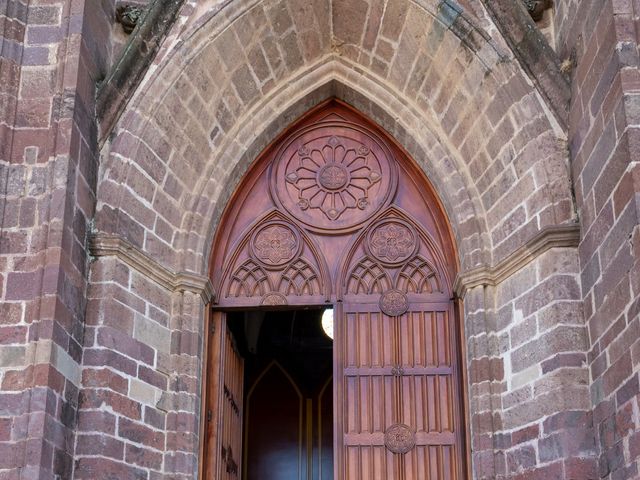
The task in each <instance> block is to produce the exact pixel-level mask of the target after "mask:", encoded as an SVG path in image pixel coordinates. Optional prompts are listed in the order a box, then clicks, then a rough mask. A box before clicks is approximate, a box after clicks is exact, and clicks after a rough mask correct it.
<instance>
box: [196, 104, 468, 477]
mask: <svg viewBox="0 0 640 480" xmlns="http://www.w3.org/2000/svg"><path fill="white" fill-rule="evenodd" d="M210 272H211V277H212V281H213V284H214V288H215V292H216V296H215V301H214V311H213V312H214V313H212V315H211V318H210V323H211V328H210V329H209V331H210V335H209V341H208V362H207V374H206V376H205V378H206V380H205V381H206V390H205V391H206V394H205V409H206V412H207V415H206V416H207V423H206V427H205V442H204V449H203V455H204V459H203V464H204V465H205V471H206V472H205V473H206V474H205V478H211V479H213V478H216V479H217V478H225V479H227V478H229V479H231V478H246V477H243V476H242V475H243V472H242V468H241V463H242V462H241V457H242V453H241V452H242V448H243V441H242V437H243V435H242V419H243V408H244V405H243V403H244V402H243V400H244V398H245V391H244V380H243V378H244V377H243V359H242V354H241V352H240V351H239V350H238V349H237V348H236V347H235V345H234V339H233V334H232V328H231V327H230V326H229V325H228V323H229V322H228V319H227V317H228V312H233V311H238V310H243V311H258V312H260V311H263V312H264V311H280V310H286V309H300V308H318V307H321V308H332V309H333V312H334V317H335V325H334V343H333V431H334V438H333V461H334V468H333V472H332V473H333V476H331V475H329V476H324V477H321V478H320V480H324V479H325V478H336V479H348V480H355V479H367V480H369V479H378V478H379V479H398V480H400V479H403V480H404V479H416V480H417V479H438V480H439V479H449V478H450V479H461V478H465V477H466V472H467V461H466V445H465V444H466V441H465V439H466V435H465V426H464V421H463V418H464V413H463V410H464V402H463V400H462V399H463V396H464V395H463V382H462V381H461V379H462V370H461V365H462V362H461V358H462V356H461V345H462V342H461V340H460V339H461V325H460V323H459V317H458V314H457V312H456V301H455V299H454V298H453V289H452V282H453V279H454V278H455V275H456V272H457V254H456V251H455V246H454V242H453V239H452V235H451V232H450V229H449V227H448V223H447V220H446V217H445V215H444V213H443V209H442V208H441V206H440V203H439V201H438V199H437V197H436V195H435V194H434V192H433V189H432V188H431V186H430V185H429V182H428V181H427V180H426V178H424V175H423V174H422V172H421V171H420V170H419V169H418V168H417V167H416V166H415V165H414V163H413V162H412V161H411V160H410V159H409V158H407V156H406V154H405V153H404V152H403V151H402V150H401V149H400V148H399V147H398V146H397V144H396V143H395V142H394V141H393V140H392V139H391V138H389V137H388V136H387V135H386V134H385V132H383V131H382V130H381V129H379V128H377V127H376V126H375V125H373V124H372V123H371V122H369V121H368V120H367V119H365V118H364V117H363V116H361V115H360V114H359V113H358V112H356V111H354V110H352V109H351V108H350V107H348V106H346V105H344V104H342V103H340V102H338V101H335V100H332V101H329V102H326V103H324V104H323V105H320V106H319V107H317V108H315V109H313V110H312V111H311V112H309V113H308V114H307V115H305V117H304V118H302V119H301V120H299V121H298V122H296V123H295V124H294V125H293V126H291V127H290V128H289V129H288V130H287V132H285V133H284V134H283V135H281V136H280V137H279V138H278V139H277V140H276V141H275V142H273V143H272V144H271V145H270V146H269V148H267V149H266V150H265V152H263V153H262V155H261V156H260V157H259V158H258V159H257V160H256V162H255V163H254V165H253V166H252V168H251V169H250V171H249V173H247V174H246V175H245V178H243V180H242V181H241V183H240V186H239V187H238V189H237V191H236V192H235V194H234V195H233V197H232V199H231V201H230V202H229V205H228V207H227V209H226V211H225V213H224V215H223V219H222V222H221V224H220V227H219V229H218V232H217V235H216V239H215V242H214V246H213V254H212V255H211V264H210ZM274 434H275V433H274ZM245 463H246V462H245ZM307 465H308V462H307ZM298 471H299V477H296V480H298V478H299V479H300V480H302V478H304V479H305V480H312V479H313V478H315V477H314V476H313V475H314V474H313V473H312V472H311V470H310V469H309V467H306V469H305V470H304V471H303V470H302V469H301V468H300V469H299V470H298ZM325 471H326V469H325ZM292 480H293V479H292Z"/></svg>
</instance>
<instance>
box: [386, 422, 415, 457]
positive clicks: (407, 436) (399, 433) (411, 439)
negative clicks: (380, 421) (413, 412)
mask: <svg viewBox="0 0 640 480" xmlns="http://www.w3.org/2000/svg"><path fill="white" fill-rule="evenodd" d="M384 445H385V447H387V450H389V451H391V452H393V453H399V454H404V453H407V452H409V451H411V450H412V449H413V448H414V447H415V446H416V432H414V431H413V429H412V428H411V427H409V426H408V425H405V424H403V423H396V424H395V425H391V426H390V427H389V428H387V430H386V431H385V432H384Z"/></svg>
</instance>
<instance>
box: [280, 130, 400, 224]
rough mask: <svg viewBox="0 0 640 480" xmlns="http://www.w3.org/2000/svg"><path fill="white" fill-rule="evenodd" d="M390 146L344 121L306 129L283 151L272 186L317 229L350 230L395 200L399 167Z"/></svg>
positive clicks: (296, 215) (284, 204)
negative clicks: (393, 197) (392, 199)
mask: <svg viewBox="0 0 640 480" xmlns="http://www.w3.org/2000/svg"><path fill="white" fill-rule="evenodd" d="M395 168H396V167H395V165H394V163H393V159H392V158H391V154H390V153H389V151H388V150H387V148H386V147H385V146H384V145H383V144H382V143H381V142H380V141H378V140H376V139H375V138H374V137H373V136H371V135H370V134H369V133H368V132H366V131H361V130H358V129H356V128H355V127H353V126H351V125H350V124H346V123H342V122H328V123H327V124H325V125H323V126H321V127H314V128H310V129H307V130H303V131H302V132H301V133H299V134H297V136H294V137H293V138H292V139H291V140H290V142H289V143H288V144H287V146H286V147H285V148H284V149H283V150H282V151H281V152H280V153H279V154H278V156H277V157H276V160H275V161H274V164H273V165H272V167H271V171H270V175H271V181H270V188H271V193H272V196H273V198H274V200H275V201H276V203H279V204H280V205H281V206H282V207H283V208H284V209H285V210H286V211H287V212H288V213H289V214H291V215H292V216H293V217H294V218H296V219H297V220H300V221H301V222H303V223H304V224H305V225H306V227H307V228H309V229H310V230H313V231H317V232H322V231H326V230H329V231H332V232H333V231H350V230H352V229H354V228H356V227H357V226H359V225H361V224H362V223H363V222H365V221H366V220H368V219H369V218H370V217H371V216H372V215H373V214H374V213H376V212H377V211H378V210H380V209H381V208H383V207H385V206H386V205H388V204H389V203H390V200H391V197H392V195H393V193H394V192H395V188H396V185H397V172H396V169H395Z"/></svg>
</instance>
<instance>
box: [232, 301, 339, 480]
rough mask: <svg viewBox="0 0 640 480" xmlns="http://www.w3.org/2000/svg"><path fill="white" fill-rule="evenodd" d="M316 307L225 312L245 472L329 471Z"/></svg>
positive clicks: (310, 475)
mask: <svg viewBox="0 0 640 480" xmlns="http://www.w3.org/2000/svg"><path fill="white" fill-rule="evenodd" d="M322 313H323V310H320V309H309V310H287V311H251V312H242V313H232V314H230V315H229V317H228V318H229V327H230V329H231V331H232V332H233V334H234V337H235V339H236V342H237V347H238V350H239V352H240V354H241V355H242V357H243V358H244V362H245V363H244V364H245V386H244V392H245V398H244V442H243V443H244V444H243V465H242V467H243V468H242V472H243V473H242V477H243V479H244V480H331V479H333V382H332V374H333V341H332V340H331V338H329V337H328V336H327V334H326V333H325V332H324V331H323V329H322V326H321V316H322Z"/></svg>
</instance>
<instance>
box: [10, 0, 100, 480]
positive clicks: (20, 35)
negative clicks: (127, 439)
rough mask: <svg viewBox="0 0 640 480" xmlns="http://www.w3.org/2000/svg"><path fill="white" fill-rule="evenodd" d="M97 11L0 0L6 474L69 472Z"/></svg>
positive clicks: (90, 192) (89, 190)
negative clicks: (2, 0)
mask: <svg viewBox="0 0 640 480" xmlns="http://www.w3.org/2000/svg"><path fill="white" fill-rule="evenodd" d="M100 15H101V9H100V7H97V5H96V4H94V3H93V2H84V1H63V0H61V1H46V2H37V1H36V2H22V1H14V0H10V1H6V2H1V3H0V31H1V32H2V38H1V42H2V44H1V58H0V195H2V202H1V206H2V217H1V225H0V227H1V234H0V302H1V303H0V477H2V478H42V479H48V478H70V477H71V475H72V468H73V445H74V442H75V439H74V435H75V427H76V425H75V424H76V410H77V407H78V392H79V389H80V386H81V368H80V365H81V363H82V349H83V329H84V314H85V294H86V286H87V272H88V262H87V259H88V252H87V250H86V238H87V231H88V229H89V223H90V220H91V219H92V218H93V215H94V208H95V187H96V182H97V170H98V165H97V163H98V152H97V148H96V146H97V129H96V124H95V121H94V115H93V98H94V85H95V83H96V81H97V80H98V79H99V78H100V76H101V75H104V73H105V68H106V61H105V58H106V55H105V50H104V48H103V45H104V43H105V42H104V40H105V38H104V36H103V35H104V29H101V28H99V27H100V22H101V19H100ZM93 22H97V24H94V23H93Z"/></svg>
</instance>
